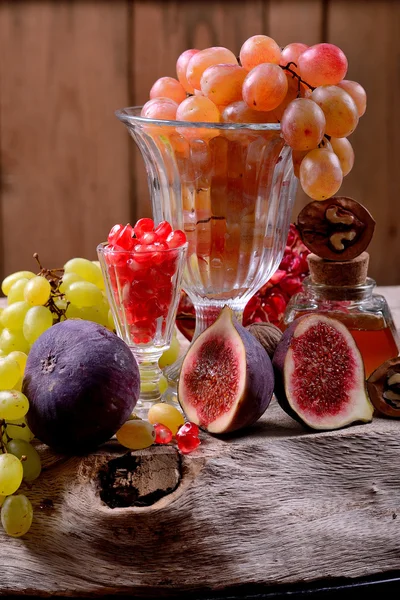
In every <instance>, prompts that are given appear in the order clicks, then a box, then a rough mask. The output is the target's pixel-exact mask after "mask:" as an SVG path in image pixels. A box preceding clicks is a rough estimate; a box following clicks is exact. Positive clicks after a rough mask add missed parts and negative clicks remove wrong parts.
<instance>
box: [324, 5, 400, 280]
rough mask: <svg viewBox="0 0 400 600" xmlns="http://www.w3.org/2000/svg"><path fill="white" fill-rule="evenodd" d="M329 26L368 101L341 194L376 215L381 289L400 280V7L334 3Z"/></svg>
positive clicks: (373, 268)
mask: <svg viewBox="0 0 400 600" xmlns="http://www.w3.org/2000/svg"><path fill="white" fill-rule="evenodd" d="M327 23H328V30H327V41H329V42H331V43H334V44H337V45H339V46H340V47H341V48H342V49H343V51H344V52H345V53H346V56H347V57H348V60H349V72H348V74H347V79H352V80H356V81H359V82H360V83H362V85H363V86H364V87H365V89H366V91H367V95H368V105H367V112H366V113H365V115H364V116H363V117H362V118H361V120H360V123H359V125H358V127H357V129H356V131H355V132H354V134H353V135H352V136H351V137H350V141H351V143H352V144H353V146H354V150H355V155H356V160H355V165H354V168H353V170H352V171H351V173H349V175H348V176H347V177H345V179H344V182H343V185H342V188H341V193H342V194H343V195H349V196H351V197H353V198H355V199H356V200H358V201H359V202H362V203H363V204H365V206H366V207H367V208H368V209H369V210H370V211H371V212H372V214H373V215H374V217H375V220H376V222H377V225H376V229H375V234H374V238H373V241H372V243H371V245H370V247H369V250H368V251H369V253H370V255H371V261H370V273H371V276H372V277H374V278H376V279H377V281H378V283H380V284H385V285H390V284H395V283H398V282H399V277H400V267H399V264H400V228H399V226H398V223H399V216H400V215H399V204H398V202H396V200H395V199H396V198H399V197H400V177H399V171H398V165H399V163H400V148H399V144H398V139H399V136H400V113H399V111H398V108H397V105H398V102H397V98H398V97H399V95H400V78H399V77H398V73H399V45H398V44H399V35H398V34H399V28H400V3H399V2H396V1H384V2H382V1H381V0H371V1H369V2H359V1H352V2H348V1H346V0H334V1H330V2H329V10H328V19H327ZM394 73H396V74H397V75H394Z"/></svg>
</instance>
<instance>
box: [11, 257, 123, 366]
mask: <svg viewBox="0 0 400 600" xmlns="http://www.w3.org/2000/svg"><path fill="white" fill-rule="evenodd" d="M39 264H40V263H39ZM40 268H41V270H40V272H39V274H38V275H36V274H35V273H33V272H32V271H18V272H17V273H13V274H12V275H9V276H8V277H6V278H5V279H4V281H3V283H2V286H1V289H2V292H3V293H4V295H5V296H7V306H6V308H4V309H2V310H1V314H0V355H1V356H5V355H7V354H9V353H10V352H12V351H14V350H19V351H20V352H24V353H28V352H29V349H30V347H31V346H32V344H33V343H34V342H35V341H36V340H37V339H38V337H39V336H40V335H41V334H42V333H44V331H46V330H47V329H49V327H51V326H52V325H53V324H55V323H58V322H59V321H62V320H64V319H67V318H79V319H86V320H89V321H94V322H95V323H99V324H100V325H104V326H105V327H108V328H110V329H114V322H113V319H112V315H111V311H110V307H109V305H108V301H107V298H106V296H105V293H104V280H103V276H102V273H101V269H100V267H99V265H98V263H97V262H92V261H90V260H86V259H85V258H73V259H71V260H69V261H68V262H67V263H66V264H65V265H64V268H63V269H44V268H42V267H41V265H40Z"/></svg>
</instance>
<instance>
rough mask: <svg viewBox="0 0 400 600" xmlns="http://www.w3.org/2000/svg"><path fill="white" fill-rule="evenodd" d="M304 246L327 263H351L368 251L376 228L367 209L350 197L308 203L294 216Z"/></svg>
mask: <svg viewBox="0 0 400 600" xmlns="http://www.w3.org/2000/svg"><path fill="white" fill-rule="evenodd" d="M297 227H298V229H299V232H300V237H301V239H302V241H303V244H304V245H305V246H307V248H308V249H309V250H310V251H311V252H314V254H316V255H317V256H320V257H321V258H325V259H327V260H340V261H344V260H351V259H353V258H356V256H359V255H360V254H361V253H362V252H364V250H365V249H366V248H367V246H368V244H369V243H370V241H371V239H372V235H373V233H374V229H375V221H374V219H373V218H372V216H371V214H370V213H369V212H368V210H367V209H366V208H365V206H363V205H362V204H360V203H359V202H356V201H355V200H353V199H352V198H347V197H345V196H336V197H333V198H328V199H327V200H323V201H322V202H321V201H316V202H310V203H309V204H307V205H306V206H305V207H304V208H303V210H302V211H300V213H299V216H298V217H297Z"/></svg>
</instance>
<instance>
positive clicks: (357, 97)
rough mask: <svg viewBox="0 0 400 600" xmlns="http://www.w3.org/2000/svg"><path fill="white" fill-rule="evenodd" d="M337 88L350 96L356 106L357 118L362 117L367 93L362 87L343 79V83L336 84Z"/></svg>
mask: <svg viewBox="0 0 400 600" xmlns="http://www.w3.org/2000/svg"><path fill="white" fill-rule="evenodd" d="M338 87H340V88H342V90H344V91H345V92H347V93H348V94H350V96H351V97H352V98H353V100H354V102H355V104H356V106H357V111H358V116H359V117H362V116H363V114H364V113H365V111H366V109H367V93H366V91H365V90H364V88H363V86H362V85H360V84H359V83H357V81H350V80H349V79H343V81H341V82H340V83H338Z"/></svg>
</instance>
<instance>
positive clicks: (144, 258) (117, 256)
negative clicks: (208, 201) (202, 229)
mask: <svg viewBox="0 0 400 600" xmlns="http://www.w3.org/2000/svg"><path fill="white" fill-rule="evenodd" d="M186 252H187V244H185V245H183V246H180V247H178V248H169V249H161V248H157V250H154V248H153V249H146V246H141V247H140V251H139V249H135V250H122V249H118V250H117V249H115V248H114V247H110V246H109V245H108V244H107V243H103V244H100V245H99V246H98V247H97V254H98V257H99V261H100V265H101V269H102V272H103V276H104V281H105V286H106V292H107V297H108V300H109V303H110V307H111V312H112V315H113V318H114V322H115V327H116V331H117V334H118V336H119V337H120V338H121V339H123V340H124V342H125V343H126V344H128V346H129V347H130V349H131V351H132V353H133V355H134V357H135V359H136V362H137V363H138V366H139V372H140V384H141V385H140V397H139V400H138V403H137V405H136V408H135V412H136V413H137V414H139V416H144V417H146V416H147V413H148V410H149V408H150V407H151V406H152V405H153V404H154V403H155V402H159V401H160V399H161V394H160V388H159V383H160V377H161V375H162V371H161V369H160V367H159V365H158V361H159V358H160V356H161V355H162V353H163V352H165V350H167V349H168V348H169V346H170V343H171V338H172V333H173V330H174V325H175V318H176V311H177V308H178V303H179V296H180V290H181V281H182V274H183V270H184V266H185V259H186Z"/></svg>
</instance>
